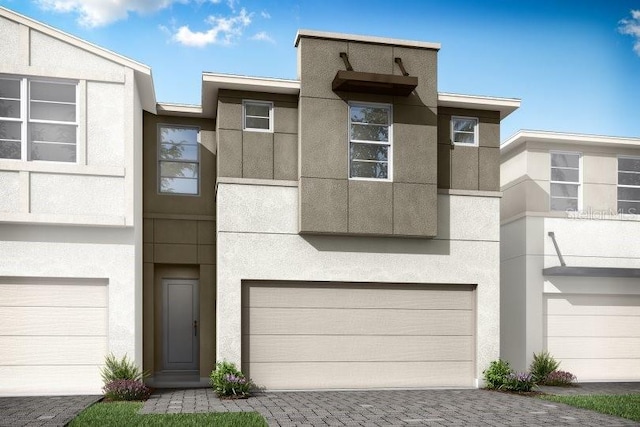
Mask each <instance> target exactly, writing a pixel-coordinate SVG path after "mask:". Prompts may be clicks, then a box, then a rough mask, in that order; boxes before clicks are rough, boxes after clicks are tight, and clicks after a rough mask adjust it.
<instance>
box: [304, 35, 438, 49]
mask: <svg viewBox="0 0 640 427" xmlns="http://www.w3.org/2000/svg"><path fill="white" fill-rule="evenodd" d="M305 37H306V38H310V39H326V40H340V41H347V42H361V43H371V44H379V45H387V46H403V47H413V48H421V49H434V50H439V49H440V43H433V42H422V41H414V40H403V39H392V38H387V37H374V36H363V35H360V34H344V33H332V32H328V31H315V30H298V32H297V33H296V38H295V41H294V44H293V45H294V46H295V47H298V44H299V43H300V39H302V38H305Z"/></svg>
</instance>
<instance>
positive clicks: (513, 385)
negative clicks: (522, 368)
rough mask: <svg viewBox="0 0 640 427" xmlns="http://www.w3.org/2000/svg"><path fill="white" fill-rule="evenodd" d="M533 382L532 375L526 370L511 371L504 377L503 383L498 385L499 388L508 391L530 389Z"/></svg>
mask: <svg viewBox="0 0 640 427" xmlns="http://www.w3.org/2000/svg"><path fill="white" fill-rule="evenodd" d="M534 385H535V382H534V381H533V376H532V375H531V374H528V373H526V372H512V373H510V374H509V375H507V376H506V377H505V379H504V384H502V385H501V386H500V389H501V390H509V391H531V389H532V388H533V386H534Z"/></svg>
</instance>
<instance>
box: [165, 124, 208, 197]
mask: <svg viewBox="0 0 640 427" xmlns="http://www.w3.org/2000/svg"><path fill="white" fill-rule="evenodd" d="M163 127H166V128H182V129H197V130H198V139H197V142H198V144H197V145H198V151H197V153H198V161H197V162H193V161H187V162H178V163H196V164H197V165H198V192H197V193H195V194H190V193H169V192H164V191H161V189H160V188H161V185H160V183H161V181H162V176H161V172H160V164H161V162H170V161H171V160H162V159H161V158H160V145H161V144H162V142H161V139H160V138H161V136H162V132H161V129H162V128H163ZM201 132H202V128H201V127H200V126H197V125H193V126H191V125H181V124H174V123H158V124H156V194H157V195H159V196H179V197H199V196H200V195H201V183H202V173H201V172H202V156H201V154H202V153H201V145H202V144H201V135H202V134H201Z"/></svg>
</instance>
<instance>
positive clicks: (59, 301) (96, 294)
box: [0, 283, 107, 307]
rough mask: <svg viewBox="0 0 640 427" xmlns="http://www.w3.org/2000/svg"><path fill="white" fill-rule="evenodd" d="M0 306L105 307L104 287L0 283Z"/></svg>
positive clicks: (105, 294) (105, 292)
mask: <svg viewBox="0 0 640 427" xmlns="http://www.w3.org/2000/svg"><path fill="white" fill-rule="evenodd" d="M0 306H14V307H106V306H107V291H106V286H99V285H96V286H83V287H82V292H78V285H63V284H47V285H43V284H37V285H36V284H32V285H30V284H3V283H0Z"/></svg>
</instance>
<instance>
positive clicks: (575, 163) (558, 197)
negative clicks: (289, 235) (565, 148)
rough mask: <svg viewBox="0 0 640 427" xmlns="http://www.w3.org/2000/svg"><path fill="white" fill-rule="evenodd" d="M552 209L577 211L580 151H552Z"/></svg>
mask: <svg viewBox="0 0 640 427" xmlns="http://www.w3.org/2000/svg"><path fill="white" fill-rule="evenodd" d="M550 154H551V198H550V207H551V210H552V211H568V210H572V211H577V210H579V209H580V207H581V203H580V163H581V162H580V153H557V152H551V153H550Z"/></svg>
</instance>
